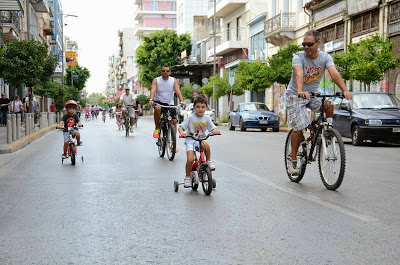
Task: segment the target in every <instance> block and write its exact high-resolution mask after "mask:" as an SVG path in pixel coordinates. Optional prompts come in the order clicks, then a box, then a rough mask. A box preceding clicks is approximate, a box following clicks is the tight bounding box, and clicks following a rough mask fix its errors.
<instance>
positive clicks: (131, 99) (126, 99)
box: [119, 87, 136, 133]
mask: <svg viewBox="0 0 400 265" xmlns="http://www.w3.org/2000/svg"><path fill="white" fill-rule="evenodd" d="M130 91H131V90H130V89H129V87H126V88H125V94H122V95H121V98H120V99H119V102H120V103H121V104H122V106H123V108H122V120H123V121H124V120H125V115H126V112H127V111H128V115H129V118H130V123H131V129H130V131H131V133H133V125H134V124H135V107H136V98H135V96H134V94H133V93H130ZM127 106H133V107H130V108H128V107H127Z"/></svg>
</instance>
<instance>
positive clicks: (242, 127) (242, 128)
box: [240, 118, 246, 132]
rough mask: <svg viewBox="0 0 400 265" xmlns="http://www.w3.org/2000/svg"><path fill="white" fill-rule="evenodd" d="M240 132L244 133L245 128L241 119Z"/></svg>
mask: <svg viewBox="0 0 400 265" xmlns="http://www.w3.org/2000/svg"><path fill="white" fill-rule="evenodd" d="M240 130H241V131H242V132H244V131H246V127H244V123H243V119H242V118H240Z"/></svg>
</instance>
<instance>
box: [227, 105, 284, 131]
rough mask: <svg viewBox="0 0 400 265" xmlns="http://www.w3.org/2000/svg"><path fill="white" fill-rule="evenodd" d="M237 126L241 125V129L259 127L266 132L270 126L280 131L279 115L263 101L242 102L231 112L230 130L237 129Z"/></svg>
mask: <svg viewBox="0 0 400 265" xmlns="http://www.w3.org/2000/svg"><path fill="white" fill-rule="evenodd" d="M235 127H239V128H240V130H241V131H245V130H246V129H247V128H258V129H261V131H263V132H265V131H266V130H267V129H268V128H272V130H273V131H274V132H279V116H278V115H276V114H274V113H273V111H270V110H269V109H268V107H267V106H266V105H265V104H263V103H258V102H248V103H240V104H239V106H238V107H237V108H236V109H235V110H233V111H232V112H231V113H230V114H229V130H235Z"/></svg>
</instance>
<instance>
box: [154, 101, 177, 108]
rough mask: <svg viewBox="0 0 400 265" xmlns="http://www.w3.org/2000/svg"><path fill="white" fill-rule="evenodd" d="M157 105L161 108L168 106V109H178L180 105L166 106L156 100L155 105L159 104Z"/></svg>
mask: <svg viewBox="0 0 400 265" xmlns="http://www.w3.org/2000/svg"><path fill="white" fill-rule="evenodd" d="M157 105H158V106H160V107H161V108H167V109H177V108H178V106H164V105H161V104H158V103H155V102H154V106H157Z"/></svg>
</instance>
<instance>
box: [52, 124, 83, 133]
mask: <svg viewBox="0 0 400 265" xmlns="http://www.w3.org/2000/svg"><path fill="white" fill-rule="evenodd" d="M70 128H71V130H72V129H75V130H79V129H80V128H83V124H82V126H76V125H75V126H73V127H70ZM56 130H58V131H60V132H61V131H62V132H69V131H70V130H69V128H67V129H65V128H64V127H63V128H60V127H58V126H57V127H56Z"/></svg>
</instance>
